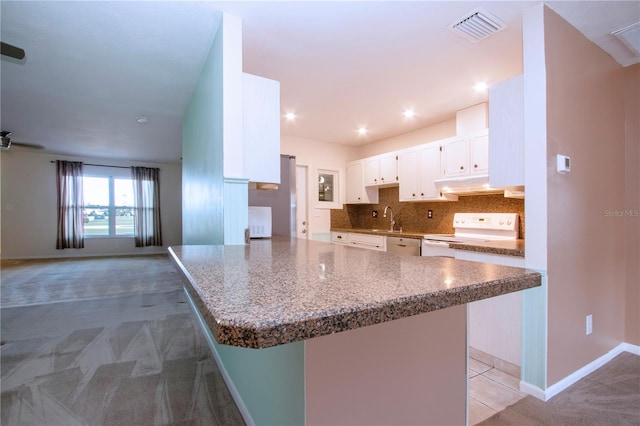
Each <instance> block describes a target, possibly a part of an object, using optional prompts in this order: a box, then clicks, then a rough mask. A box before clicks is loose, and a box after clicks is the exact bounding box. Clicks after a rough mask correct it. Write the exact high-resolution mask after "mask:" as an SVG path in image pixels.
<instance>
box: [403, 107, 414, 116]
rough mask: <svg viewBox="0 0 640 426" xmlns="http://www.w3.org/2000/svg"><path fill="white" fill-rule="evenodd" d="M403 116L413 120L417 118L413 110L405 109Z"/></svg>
mask: <svg viewBox="0 0 640 426" xmlns="http://www.w3.org/2000/svg"><path fill="white" fill-rule="evenodd" d="M402 115H404V117H405V118H413V117H415V116H416V112H415V111H414V110H412V109H405V110H404V112H403V113H402Z"/></svg>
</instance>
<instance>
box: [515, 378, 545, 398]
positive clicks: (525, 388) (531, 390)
mask: <svg viewBox="0 0 640 426" xmlns="http://www.w3.org/2000/svg"><path fill="white" fill-rule="evenodd" d="M520 392H523V393H526V394H528V395H531V396H533V397H535V398H538V399H539V400H541V401H546V395H545V392H544V390H543V389H540V388H539V387H537V386H534V385H532V384H531V383H527V382H523V381H522V380H520Z"/></svg>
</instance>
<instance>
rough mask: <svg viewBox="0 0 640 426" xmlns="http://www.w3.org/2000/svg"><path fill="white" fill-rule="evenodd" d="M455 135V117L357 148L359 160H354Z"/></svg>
mask: <svg viewBox="0 0 640 426" xmlns="http://www.w3.org/2000/svg"><path fill="white" fill-rule="evenodd" d="M455 135H456V119H455V117H454V118H451V119H449V120H446V121H443V122H440V123H436V124H434V125H431V126H427V127H423V128H422V129H418V130H415V131H413V132H409V133H405V134H402V135H398V136H394V137H392V138H388V139H382V140H379V141H377V142H372V143H369V144H367V145H362V146H359V147H357V158H354V159H358V158H365V157H371V156H373V155H378V154H384V153H386V152H391V151H397V150H399V149H403V148H409V147H412V146H416V145H421V144H423V143H428V142H433V141H437V140H440V139H446V138H450V137H452V136H455Z"/></svg>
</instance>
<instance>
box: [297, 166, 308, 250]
mask: <svg viewBox="0 0 640 426" xmlns="http://www.w3.org/2000/svg"><path fill="white" fill-rule="evenodd" d="M307 172H308V167H307V166H302V165H296V206H297V208H296V237H298V238H302V239H308V238H309V226H308V224H309V218H308V215H307V205H308V203H307V190H308V188H307V177H308V175H307Z"/></svg>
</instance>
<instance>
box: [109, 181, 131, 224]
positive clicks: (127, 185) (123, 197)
mask: <svg viewBox="0 0 640 426" xmlns="http://www.w3.org/2000/svg"><path fill="white" fill-rule="evenodd" d="M113 190H114V198H115V203H116V235H133V182H132V181H131V179H114V182H113Z"/></svg>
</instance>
